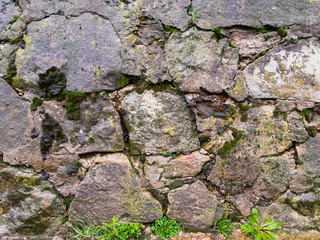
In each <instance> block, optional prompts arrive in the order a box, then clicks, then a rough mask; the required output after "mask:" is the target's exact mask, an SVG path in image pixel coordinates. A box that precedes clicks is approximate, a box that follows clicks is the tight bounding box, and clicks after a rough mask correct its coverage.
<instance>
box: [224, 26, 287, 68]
mask: <svg viewBox="0 0 320 240" xmlns="http://www.w3.org/2000/svg"><path fill="white" fill-rule="evenodd" d="M228 35H230V42H231V43H232V44H233V45H234V46H236V47H238V48H240V51H239V54H240V56H241V64H242V66H243V64H244V65H247V64H249V63H251V62H253V61H254V60H255V59H256V58H257V57H259V54H261V53H263V52H265V51H267V50H269V49H270V48H272V47H273V46H274V45H275V44H276V43H277V42H279V41H280V40H281V37H280V36H279V35H278V33H277V32H266V33H259V32H254V31H252V30H245V29H237V28H233V29H231V30H230V32H229V33H228Z"/></svg>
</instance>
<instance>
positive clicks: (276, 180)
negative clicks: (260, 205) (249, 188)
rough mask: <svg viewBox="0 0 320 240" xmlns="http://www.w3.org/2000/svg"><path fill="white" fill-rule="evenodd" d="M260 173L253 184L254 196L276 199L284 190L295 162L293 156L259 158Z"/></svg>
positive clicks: (287, 185)
mask: <svg viewBox="0 0 320 240" xmlns="http://www.w3.org/2000/svg"><path fill="white" fill-rule="evenodd" d="M260 162H261V174H260V176H259V178H258V179H257V181H256V183H255V184H254V186H253V192H254V195H255V196H258V197H264V198H266V199H276V198H277V197H278V196H279V194H280V193H282V192H284V191H286V189H287V188H288V187H289V182H290V180H291V172H292V171H293V170H294V167H295V163H294V158H293V156H288V155H282V156H279V157H266V158H261V159H260Z"/></svg>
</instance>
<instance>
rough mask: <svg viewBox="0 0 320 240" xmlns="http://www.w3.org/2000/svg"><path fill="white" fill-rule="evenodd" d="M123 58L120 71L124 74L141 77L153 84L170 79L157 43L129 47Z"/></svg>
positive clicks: (161, 51)
mask: <svg viewBox="0 0 320 240" xmlns="http://www.w3.org/2000/svg"><path fill="white" fill-rule="evenodd" d="M123 58H124V60H123V66H122V72H123V73H125V74H128V75H133V76H140V77H143V78H145V80H146V81H147V82H150V83H153V84H157V83H161V82H163V81H171V77H170V75H169V74H168V68H167V63H166V60H165V58H164V54H163V50H162V49H161V47H160V46H159V45H158V44H157V43H153V44H151V45H148V46H145V45H137V46H135V47H133V48H129V49H128V50H127V51H126V53H124V54H123Z"/></svg>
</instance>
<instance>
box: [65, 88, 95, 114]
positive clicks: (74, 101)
mask: <svg viewBox="0 0 320 240" xmlns="http://www.w3.org/2000/svg"><path fill="white" fill-rule="evenodd" d="M89 95H90V94H89V93H74V92H68V93H65V92H63V93H62V94H61V96H62V98H64V99H65V101H66V103H65V106H64V107H65V108H66V110H67V118H68V119H69V120H79V119H80V117H81V110H80V104H81V102H82V101H83V100H84V99H85V98H86V97H87V96H89Z"/></svg>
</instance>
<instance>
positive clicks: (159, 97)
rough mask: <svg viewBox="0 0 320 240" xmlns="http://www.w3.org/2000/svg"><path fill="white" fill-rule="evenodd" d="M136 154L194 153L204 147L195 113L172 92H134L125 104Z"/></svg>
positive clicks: (127, 122) (132, 148)
mask: <svg viewBox="0 0 320 240" xmlns="http://www.w3.org/2000/svg"><path fill="white" fill-rule="evenodd" d="M121 106H122V108H123V109H124V110H125V113H126V118H125V123H126V125H127V128H128V130H129V139H130V151H131V152H132V153H133V154H147V155H150V154H157V153H164V154H165V153H173V152H191V151H193V150H196V149H198V148H200V146H199V139H198V137H197V135H196V126H195V123H194V116H193V114H192V112H191V111H190V110H189V109H188V108H187V104H186V103H185V101H184V99H183V97H182V96H180V95H178V94H177V93H175V92H172V91H163V92H155V91H153V90H145V91H144V92H143V93H142V94H139V93H137V92H132V93H130V94H128V95H127V96H126V97H125V98H124V100H123V101H122V103H121Z"/></svg>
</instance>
